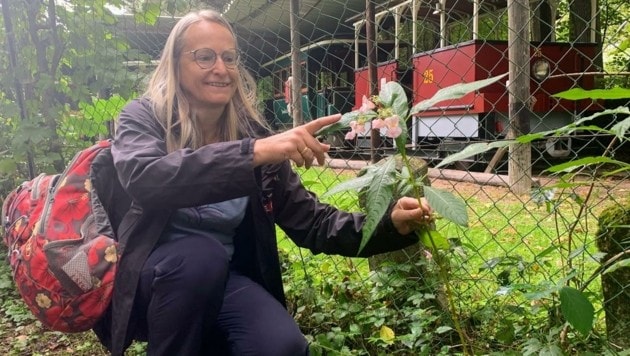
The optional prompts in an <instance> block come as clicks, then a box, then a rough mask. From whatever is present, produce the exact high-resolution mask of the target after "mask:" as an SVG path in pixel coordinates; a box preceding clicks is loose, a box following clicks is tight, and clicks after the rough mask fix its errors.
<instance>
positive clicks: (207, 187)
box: [112, 99, 257, 210]
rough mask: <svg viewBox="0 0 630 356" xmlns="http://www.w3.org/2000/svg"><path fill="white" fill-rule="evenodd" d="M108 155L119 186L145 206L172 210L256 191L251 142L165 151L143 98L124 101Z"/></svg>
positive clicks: (156, 125)
mask: <svg viewBox="0 0 630 356" xmlns="http://www.w3.org/2000/svg"><path fill="white" fill-rule="evenodd" d="M112 156H113V159H114V164H115V166H116V170H117V172H118V176H119V179H120V182H121V184H122V186H123V188H124V189H125V190H126V191H127V193H128V194H129V195H130V196H131V197H132V199H133V200H134V202H136V203H137V204H139V205H140V206H141V207H143V208H144V209H149V210H150V209H153V208H160V209H165V208H166V209H177V208H181V207H189V206H198V205H202V204H209V203H213V202H220V201H224V200H229V199H234V198H237V197H242V196H246V195H250V194H251V193H252V192H254V191H255V190H256V187H257V184H256V180H255V174H254V169H253V165H252V160H253V140H252V139H249V138H246V139H243V140H238V141H230V142H222V143H217V144H211V145H206V146H204V147H201V148H199V149H197V150H192V149H179V150H176V151H174V152H171V153H168V152H167V151H166V142H165V139H164V129H163V128H162V127H161V126H160V124H159V123H158V122H157V120H156V119H155V117H154V115H153V110H152V108H151V105H150V103H149V101H148V100H146V99H140V100H134V101H132V102H131V103H129V104H128V105H127V106H126V107H125V108H124V109H123V111H122V113H121V114H120V117H119V121H118V127H117V130H116V137H115V140H114V143H113V146H112Z"/></svg>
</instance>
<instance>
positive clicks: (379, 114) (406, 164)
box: [318, 74, 506, 354]
mask: <svg viewBox="0 0 630 356" xmlns="http://www.w3.org/2000/svg"><path fill="white" fill-rule="evenodd" d="M505 75H506V74H503V75H499V76H496V77H492V78H488V79H485V80H480V81H475V82H472V83H462V84H456V85H452V86H449V87H446V88H442V89H440V90H439V91H438V92H437V93H435V95H434V96H433V97H431V98H429V99H426V100H423V101H421V102H419V103H416V104H414V105H413V106H412V107H411V108H409V103H408V100H407V95H406V94H405V91H404V89H403V88H402V86H401V85H400V84H398V83H396V82H385V81H383V82H382V83H381V90H380V92H379V94H378V95H377V96H374V97H372V98H370V99H367V98H365V97H364V98H363V105H362V106H361V107H360V108H359V109H358V110H356V111H353V112H350V113H346V114H344V115H343V116H342V118H341V120H340V122H338V123H336V124H333V125H331V126H330V127H328V128H324V129H322V130H321V131H320V132H319V133H318V134H321V135H324V134H326V133H329V132H330V131H333V130H338V129H340V128H344V127H345V126H348V127H350V128H351V130H350V131H349V132H348V133H347V134H346V138H347V139H351V138H354V137H355V136H356V135H360V134H365V133H366V132H367V131H368V130H371V131H372V134H379V131H377V130H376V129H378V130H380V133H381V134H384V135H387V136H388V137H391V138H393V139H394V142H395V146H396V151H397V153H396V154H395V155H391V156H390V157H388V158H386V159H384V160H383V161H380V162H377V163H376V164H372V165H369V166H368V167H367V168H366V170H365V173H364V174H363V175H361V176H359V177H357V178H355V179H352V180H349V181H346V182H343V183H340V184H339V185H337V186H336V187H333V188H332V189H330V190H329V191H328V192H327V193H326V194H324V197H326V196H330V195H331V194H335V193H338V192H342V191H346V190H350V189H354V190H357V191H362V193H363V194H364V195H365V197H366V199H365V210H366V221H365V223H364V225H363V228H362V233H363V237H362V240H361V246H360V247H359V253H360V252H361V250H362V249H363V248H364V247H365V245H366V244H367V242H368V241H369V240H370V238H371V237H372V235H373V233H374V231H375V229H376V227H377V225H378V223H379V221H381V219H382V218H383V215H384V214H385V213H386V212H387V211H388V208H389V206H390V204H391V203H392V201H393V197H395V196H403V195H411V196H413V197H415V198H416V199H418V201H420V199H421V198H422V195H423V194H424V197H425V198H426V199H427V201H428V202H429V204H430V205H431V207H432V208H433V209H434V211H435V212H437V213H438V214H439V215H441V216H442V217H444V218H446V219H448V220H449V221H451V222H454V223H456V224H458V225H461V226H467V225H468V214H467V211H466V205H465V203H464V202H463V201H462V200H461V199H458V198H457V197H455V196H454V195H453V194H452V193H450V192H447V191H441V190H438V189H434V188H431V187H430V186H425V185H424V182H425V178H426V177H416V176H414V173H413V169H412V168H411V164H410V161H409V157H408V156H407V149H406V143H407V137H408V133H407V124H406V122H407V121H408V120H409V119H410V118H411V117H413V116H414V115H417V114H418V113H420V112H422V111H425V110H427V109H429V108H431V107H432V106H434V105H435V104H437V103H440V102H443V101H447V100H452V99H458V98H461V97H463V96H464V95H466V94H468V93H470V92H474V91H475V90H478V89H480V88H483V87H484V86H487V85H490V84H492V83H494V82H496V81H498V80H500V79H501V78H503V77H504V76H505ZM401 121H402V123H400V122H401ZM399 157H400V159H401V161H402V162H403V167H402V169H400V170H398V169H397V167H396V159H397V158H399ZM415 233H416V235H417V236H418V238H419V240H420V242H421V243H422V245H423V246H424V247H425V248H426V249H427V250H428V251H430V253H432V258H434V260H435V263H436V266H437V267H438V271H437V272H438V275H439V276H440V280H441V283H442V284H443V285H444V287H445V294H446V298H447V299H448V308H449V309H450V312H451V319H452V321H453V324H454V326H455V329H456V330H457V333H458V335H459V339H460V341H461V343H462V345H463V346H462V348H463V350H464V353H465V354H468V353H470V352H471V351H470V350H469V348H468V341H467V339H466V336H465V335H464V331H463V330H462V327H461V325H460V322H459V320H458V317H457V312H456V310H455V303H454V300H453V295H452V293H451V289H450V288H451V287H450V285H449V283H450V281H449V273H450V272H449V270H450V264H449V261H448V260H447V259H446V258H445V257H444V256H443V255H442V252H441V251H444V250H449V248H450V243H449V241H448V239H446V237H444V236H442V235H441V234H440V233H439V232H438V231H437V230H436V229H435V225H434V224H431V223H428V222H427V223H425V224H424V225H422V226H420V227H419V228H418V229H416V231H415ZM383 332H384V333H386V334H387V333H388V331H387V330H385V331H383Z"/></svg>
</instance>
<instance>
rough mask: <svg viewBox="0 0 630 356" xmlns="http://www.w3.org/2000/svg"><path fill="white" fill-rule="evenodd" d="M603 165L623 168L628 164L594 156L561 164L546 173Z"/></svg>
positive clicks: (548, 169)
mask: <svg viewBox="0 0 630 356" xmlns="http://www.w3.org/2000/svg"><path fill="white" fill-rule="evenodd" d="M603 163H612V164H616V165H619V166H623V165H625V164H626V163H624V162H621V161H617V160H614V159H612V158H608V157H603V156H593V157H584V158H580V159H576V160H574V161H569V162H565V163H561V164H556V165H554V166H551V167H549V168H547V169H546V171H548V172H551V173H558V172H572V171H574V170H576V169H578V168H582V167H584V166H590V165H595V164H603Z"/></svg>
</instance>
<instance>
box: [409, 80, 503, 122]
mask: <svg viewBox="0 0 630 356" xmlns="http://www.w3.org/2000/svg"><path fill="white" fill-rule="evenodd" d="M507 74H508V73H504V74H501V75H498V76H496V77H492V78H488V79H483V80H478V81H474V82H471V83H458V84H454V85H451V86H448V87H446V88H442V89H440V90H438V91H437V93H435V95H433V96H432V97H431V98H429V99H427V100H423V101H421V102H419V103H417V104H415V105H414V106H413V107H412V108H411V111H410V112H409V114H410V115H415V114H417V113H419V112H421V111H424V110H427V109H429V108H431V107H432V106H433V105H435V104H437V103H439V102H441V101H445V100H453V99H459V98H461V97H463V96H464V95H466V94H468V93H470V92H473V91H475V90H478V89H481V88H483V87H485V86H488V85H490V84H492V83H495V82H497V81H499V79H501V78H503V77H505V76H506V75H507Z"/></svg>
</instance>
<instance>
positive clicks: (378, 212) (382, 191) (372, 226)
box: [359, 156, 396, 254]
mask: <svg viewBox="0 0 630 356" xmlns="http://www.w3.org/2000/svg"><path fill="white" fill-rule="evenodd" d="M383 161H385V162H383V163H382V165H379V167H378V168H377V169H375V170H374V172H373V173H374V175H373V178H372V183H371V184H370V185H369V186H368V190H367V194H366V202H365V204H366V209H367V216H366V218H365V223H364V225H363V238H362V239H361V245H360V246H359V254H360V253H361V251H363V248H364V247H365V245H366V244H367V243H368V242H369V241H370V239H371V238H372V234H373V233H374V230H376V227H377V226H378V223H379V222H380V221H381V219H382V218H383V215H385V212H387V209H388V208H389V203H390V202H391V201H392V197H393V195H394V189H393V183H394V181H393V177H392V175H393V172H395V170H396V160H395V159H394V157H393V156H390V157H388V158H386V159H384V160H383Z"/></svg>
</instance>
